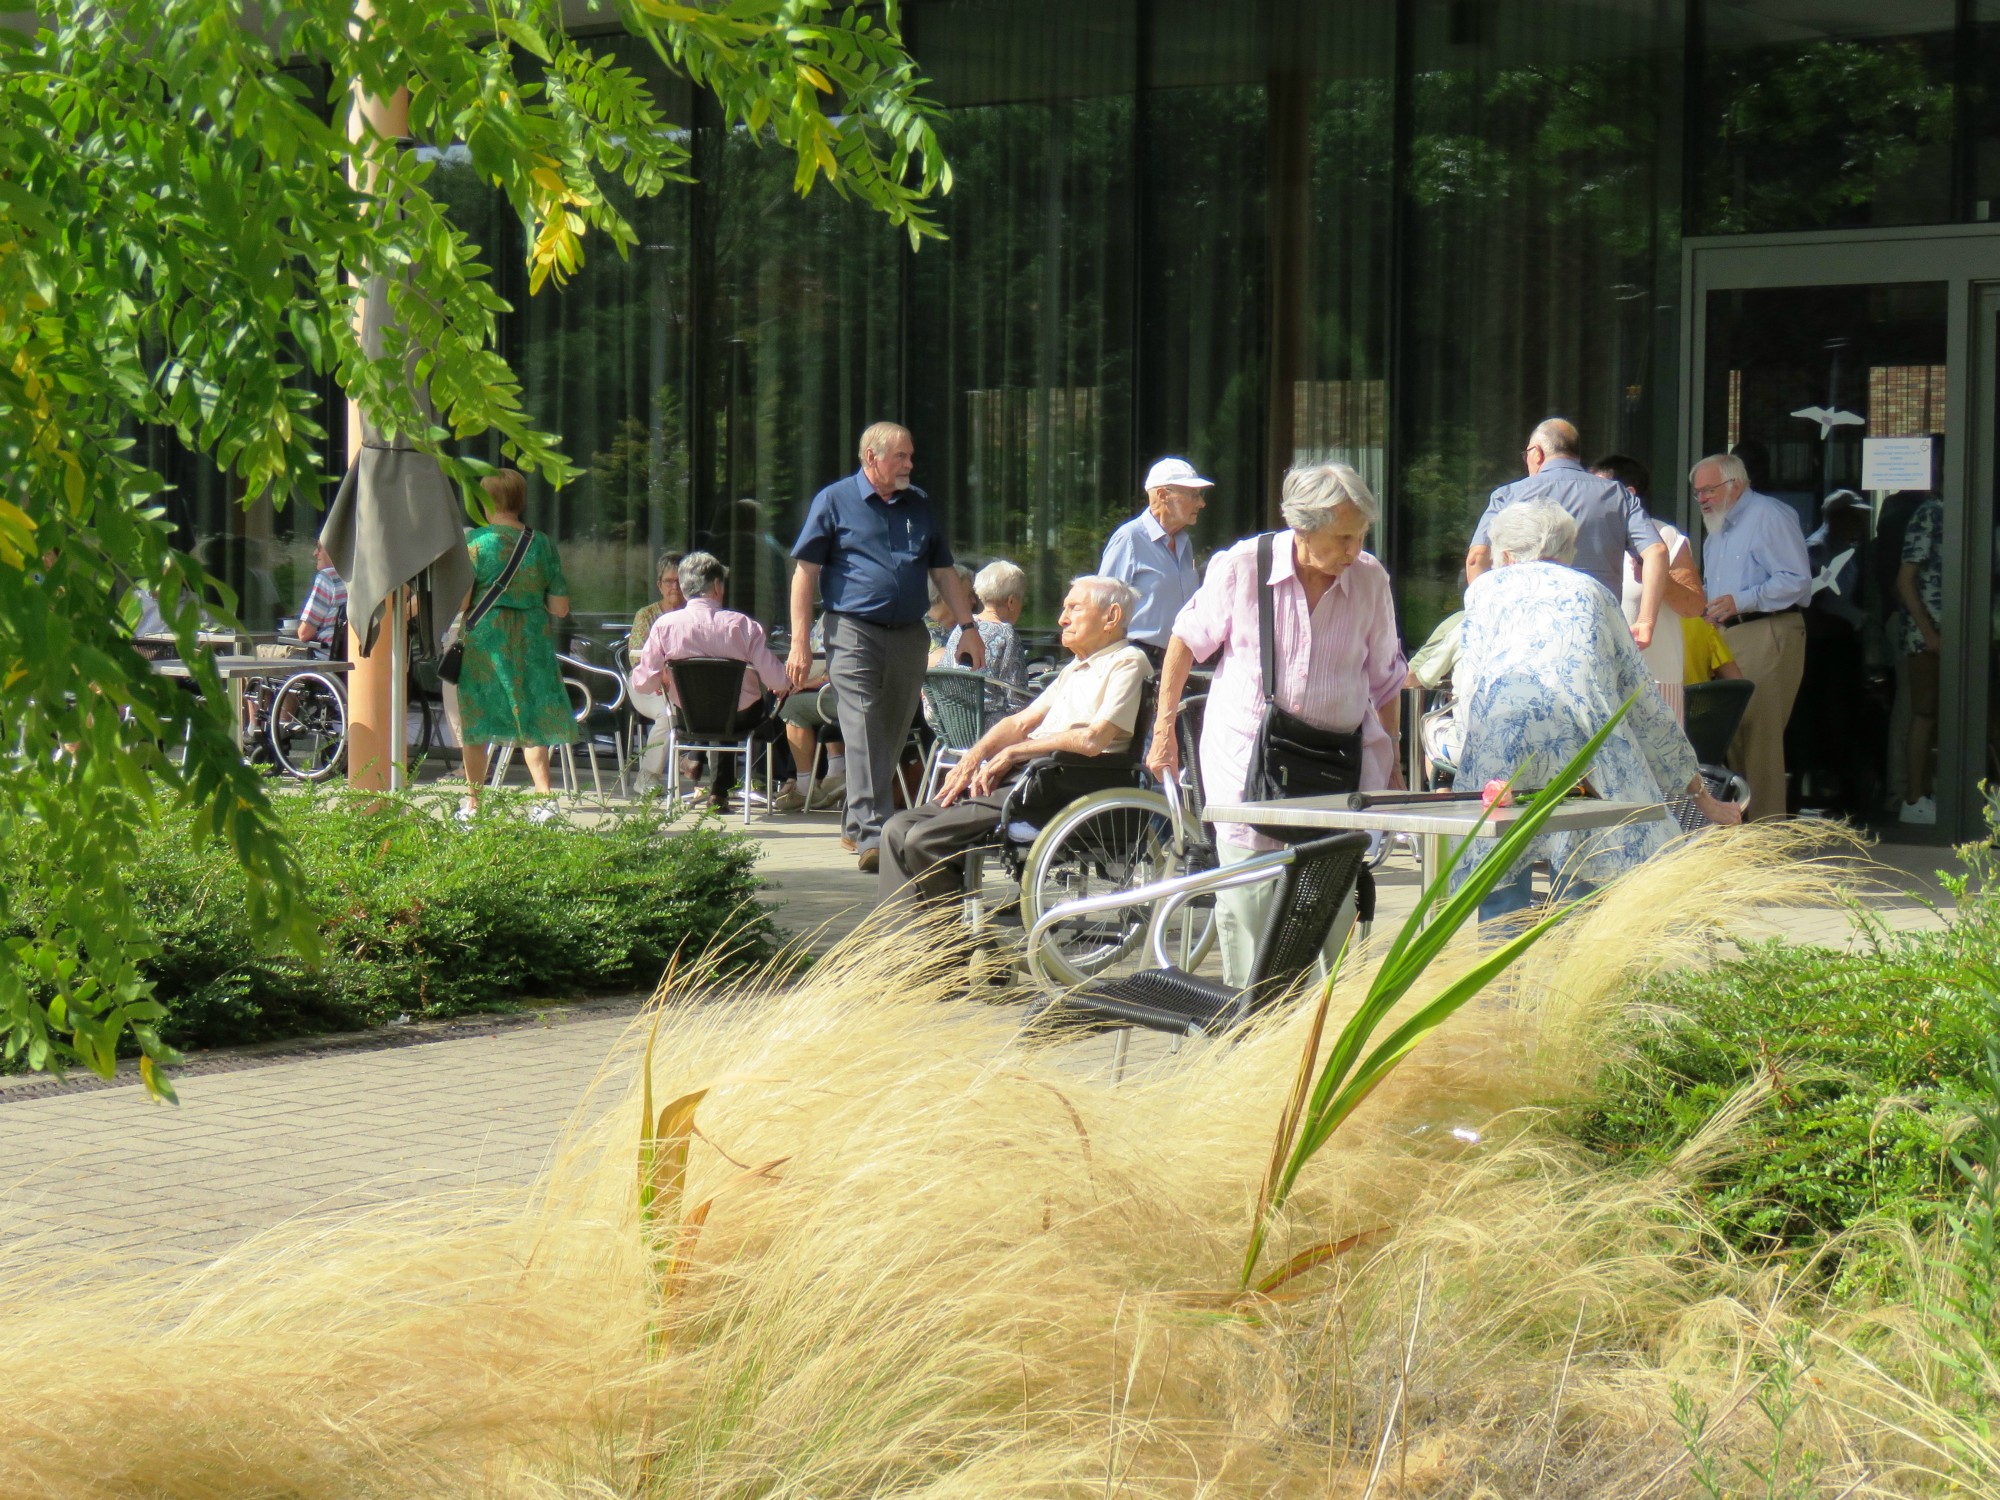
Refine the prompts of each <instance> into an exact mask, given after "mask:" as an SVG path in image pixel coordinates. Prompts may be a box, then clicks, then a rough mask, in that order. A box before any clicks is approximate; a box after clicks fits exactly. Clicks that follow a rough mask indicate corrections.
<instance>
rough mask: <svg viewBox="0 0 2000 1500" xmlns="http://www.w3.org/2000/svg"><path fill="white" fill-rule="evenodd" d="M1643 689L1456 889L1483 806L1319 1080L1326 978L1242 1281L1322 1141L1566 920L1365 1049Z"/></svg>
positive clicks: (1457, 983)
mask: <svg viewBox="0 0 2000 1500" xmlns="http://www.w3.org/2000/svg"><path fill="white" fill-rule="evenodd" d="M1641 691H1650V689H1641ZM1637 697H1638V694H1637V693H1634V694H1633V696H1632V697H1630V698H1627V699H1626V700H1625V701H1624V702H1623V703H1622V704H1620V705H1619V707H1618V711H1617V712H1616V713H1614V714H1612V716H1611V717H1610V719H1608V720H1607V721H1606V722H1605V724H1604V726H1603V727H1602V728H1601V729H1599V730H1598V731H1597V733H1596V734H1594V735H1592V736H1591V737H1590V739H1589V741H1588V742H1586V743H1585V745H1584V746H1583V748H1582V749H1581V750H1579V751H1577V753H1576V755H1575V756H1574V757H1572V758H1571V760H1570V762H1569V764H1568V765H1566V766H1564V767H1563V768H1562V770H1561V771H1560V772H1558V773H1557V774H1556V776H1555V778H1554V780H1552V781H1551V782H1550V783H1549V784H1548V786H1547V787H1546V788H1544V789H1543V791H1542V792H1541V793H1540V794H1539V795H1538V796H1536V798H1535V799H1534V801H1533V802H1532V803H1531V804H1530V805H1529V807H1528V811H1527V812H1526V813H1525V814H1524V815H1523V816H1522V817H1521V818H1520V819H1519V820H1518V821H1517V822H1515V823H1514V824H1513V825H1512V826H1511V827H1510V828H1508V830H1507V831H1506V832H1505V833H1504V834H1502V835H1501V836H1500V837H1499V838H1498V839H1497V840H1496V841H1495V842H1494V845H1493V847H1492V849H1490V850H1488V851H1487V853H1486V856H1485V857H1484V858H1483V859H1481V860H1480V861H1479V863H1478V864H1476V865H1474V866H1473V867H1472V869H1471V871H1470V872H1469V873H1468V874H1467V875H1466V877H1465V880H1464V881H1463V882H1462V883H1461V884H1460V885H1459V888H1458V889H1457V890H1456V891H1451V890H1450V889H1449V887H1450V882H1451V872H1452V871H1453V870H1454V869H1456V868H1457V866H1458V863H1459V861H1460V860H1461V859H1463V858H1464V856H1465V855H1466V854H1467V853H1468V852H1469V851H1470V850H1471V848H1472V843H1473V840H1474V839H1476V838H1477V837H1478V836H1479V831H1480V829H1481V828H1483V827H1484V826H1485V825H1486V820H1487V812H1486V811H1485V810H1482V811H1481V813H1480V816H1479V820H1478V821H1477V822H1476V823H1474V824H1473V826H1472V828H1471V829H1470V831H1468V832H1467V833H1466V835H1465V837H1464V838H1462V839H1460V840H1459V841H1458V843H1457V844H1456V845H1454V846H1453V848H1452V850H1451V853H1450V855H1449V857H1448V858H1447V859H1446V860H1445V861H1444V867H1443V869H1442V870H1440V871H1439V873H1438V876H1437V879H1435V880H1434V881H1432V882H1431V884H1430V886H1429V887H1428V888H1427V889H1426V890H1425V891H1424V892H1423V894H1422V895H1421V896H1420V897H1419V898H1418V900H1417V904H1416V907H1415V909H1414V910H1412V911H1411V913H1410V915H1409V917H1408V919H1407V920H1406V921H1405V922H1404V923H1403V926H1402V930H1401V931H1399V932H1398V933H1397V934H1396V939H1395V941H1394V942H1392V943H1391V944H1390V945H1389V951H1388V953H1387V954H1386V955H1384V957H1383V959H1382V965H1381V967H1380V968H1379V969H1377V970H1376V971H1375V978H1374V981H1373V982H1372V983H1371V984H1370V985H1369V986H1368V993H1367V995H1366V996H1365V997H1364V998H1363V999H1362V1002H1361V1005H1360V1007H1359V1008H1358V1009H1356V1011H1355V1012H1354V1015H1353V1016H1352V1017H1351V1018H1350V1019H1349V1020H1348V1022H1347V1024H1346V1025H1345V1026H1343V1027H1342V1028H1341V1029H1340V1034H1339V1035H1338V1036H1336V1037H1335V1038H1334V1040H1333V1047H1332V1050H1331V1051H1329V1052H1328V1054H1327V1058H1326V1061H1325V1063H1324V1064H1322V1065H1321V1067H1320V1069H1319V1074H1318V1077H1317V1079H1313V1064H1314V1062H1315V1060H1316V1059H1317V1057H1318V1055H1319V1040H1320V1036H1321V1032H1322V1029H1323V1026H1324V1022H1325V1017H1326V1008H1327V1005H1328V1003H1329V1002H1330V1000H1331V998H1332V992H1333V978H1332V977H1331V976H1329V978H1328V980H1327V982H1326V984H1325V986H1324V987H1322V989H1321V991H1320V998H1319V1012H1318V1015H1317V1016H1316V1017H1315V1018H1314V1022H1313V1024H1312V1026H1311V1027H1309V1028H1308V1033H1307V1040H1306V1049H1305V1055H1304V1056H1303V1058H1302V1059H1301V1060H1300V1065H1299V1076H1298V1082H1297V1085H1296V1087H1295V1089H1294V1092H1293V1094H1292V1097H1291V1099H1290V1100H1289V1102H1288V1103H1287V1106H1286V1109H1285V1112H1284V1114H1283V1116H1282V1118H1281V1119H1280V1122H1279V1126H1278V1132H1277V1138H1276V1140H1275V1141H1274V1142H1273V1143H1272V1149H1271V1164H1270V1167H1269V1169H1268V1170H1267V1171H1266V1173H1265V1177H1264V1185H1263V1188H1262V1190H1261V1191H1260V1192H1259V1194H1258V1199H1257V1213H1256V1218H1255V1220H1254V1222H1253V1223H1252V1224H1251V1228H1250V1244H1249V1248H1248V1250H1247V1251H1246V1252H1245V1254H1244V1257H1243V1281H1242V1284H1243V1286H1244V1287H1245V1288H1248V1287H1249V1286H1250V1285H1251V1281H1252V1278H1253V1277H1254V1276H1255V1275H1256V1271H1257V1262H1258V1260H1259V1259H1260V1258H1261V1257H1262V1255H1263V1253H1264V1242H1265V1240H1266V1239H1267V1238H1268V1236H1269V1234H1270V1229H1271V1221H1272V1219H1273V1218H1274V1217H1276V1215H1277V1213H1278V1211H1279V1210H1280V1209H1282V1208H1283V1207H1284V1206H1285V1202H1286V1200H1287V1199H1289V1198H1290V1197H1291V1193H1292V1189H1293V1187H1294V1186H1295V1185H1296V1184H1297V1182H1298V1179H1299V1173H1300V1172H1302V1171H1304V1170H1305V1166H1306V1163H1308V1162H1310V1161H1311V1160H1312V1159H1313V1158H1314V1157H1315V1156H1317V1155H1318V1154H1319V1152H1320V1150H1321V1148H1322V1147H1324V1146H1325V1145H1326V1143H1327V1142H1328V1141H1329V1140H1331V1139H1332V1138H1333V1134H1334V1132H1335V1131H1337V1130H1339V1129H1340V1127H1341V1126H1342V1125H1343V1124H1345V1123H1346V1121H1347V1120H1348V1118H1349V1117H1350V1116H1351V1115H1352V1114H1353V1113H1354V1111H1355V1110H1356V1109H1358V1108H1360V1106H1361V1102H1362V1100H1364V1099H1366V1098H1367V1097H1368V1096H1369V1094H1370V1093H1372V1092H1373V1091H1374V1090H1375V1087H1376V1086H1377V1085H1378V1084H1380V1083H1381V1082H1382V1080H1383V1079H1385V1078H1387V1077H1388V1076H1389V1074H1390V1073H1392V1072H1393V1071H1395V1069H1396V1067H1397V1065H1398V1064H1400V1063H1401V1062H1402V1060H1403V1059H1404V1058H1406V1057H1408V1056H1409V1055H1410V1053H1411V1052H1413V1051H1415V1050H1416V1048H1417V1047H1418V1046H1420V1045H1421V1044H1422V1042H1423V1040H1424V1038H1425V1037H1427V1036H1429V1035H1430V1034H1431V1033H1432V1032H1434V1031H1436V1030H1437V1029H1438V1028H1439V1027H1440V1026H1442V1025H1443V1024H1444V1023H1445V1022H1446V1021H1448V1020H1450V1019H1451V1017H1452V1016H1453V1015H1454V1014H1456V1013H1457V1011H1458V1010H1459V1008H1460V1007H1461V1006H1463V1005H1464V1004H1465V1003H1466V1002H1467V1001H1468V1000H1470V999H1472V997H1473V996H1475V995H1477V994H1478V993H1479V992H1480V991H1481V990H1483V989H1485V988H1486V986H1487V985H1489V984H1491V983H1492V982H1493V981H1494V980H1495V979H1497V978H1498V977H1499V976H1500V975H1501V974H1502V973H1504V972H1505V971H1506V969H1507V967H1508V965H1510V964H1512V963H1513V962H1514V960H1515V959H1517V958H1519V957H1520V956H1521V955H1522V954H1523V953H1525V952H1527V951H1528V949H1529V948H1531V947H1533V946H1534V945H1535V943H1537V942H1538V941H1540V939H1541V938H1542V936H1543V934H1545V933H1546V932H1548V930H1549V929H1550V928H1551V927H1553V926H1555V924H1556V923H1557V922H1559V921H1561V920H1562V918H1563V915H1564V909H1562V908H1558V909H1557V910H1556V911H1554V912H1551V913H1550V914H1549V915H1548V916H1546V917H1544V918H1543V919H1542V920H1541V921H1539V922H1537V923H1535V924H1534V925H1533V926H1532V927H1529V928H1528V929H1527V930H1526V931H1525V932H1522V933H1520V934H1519V935H1518V936H1516V937H1514V938H1512V939H1510V940H1509V941H1507V942H1505V943H1503V944H1501V945H1500V946H1499V947H1498V948H1496V949H1495V950H1494V951H1493V952H1492V953H1491V954H1489V955H1488V956H1487V957H1486V958H1484V959H1483V960H1481V961H1480V963H1478V964H1477V965H1476V966H1475V967H1473V968H1472V969H1471V970H1469V971H1468V972H1467V973H1465V974H1463V975H1461V976H1460V977H1459V978H1458V979H1456V980H1454V981H1453V982H1452V983H1451V984H1449V985H1447V986H1446V987H1445V988H1444V989H1443V990H1441V991H1440V992H1439V993H1438V994H1437V995H1436V996H1435V997H1433V998H1432V999H1431V1000H1430V1001H1428V1002H1427V1003H1426V1004H1424V1005H1423V1006H1422V1007H1421V1008H1420V1009H1419V1010H1418V1011H1417V1012H1416V1013H1415V1014H1413V1015H1411V1016H1410V1017H1409V1018H1408V1019H1407V1020H1405V1021H1404V1022H1403V1024H1402V1025H1400V1026H1398V1027H1397V1028H1396V1029H1395V1030H1394V1031H1393V1032H1391V1033H1390V1034H1389V1035H1388V1036H1387V1037H1386V1038H1384V1039H1383V1040H1382V1041H1381V1042H1380V1043H1378V1044H1377V1045H1376V1046H1375V1047H1374V1049H1373V1050H1372V1051H1367V1054H1366V1056H1365V1057H1364V1056H1363V1052H1364V1050H1365V1049H1367V1048H1368V1044H1369V1042H1370V1041H1371V1040H1372V1039H1373V1038H1374V1035H1375V1033H1376V1031H1377V1030H1378V1029H1379V1028H1380V1027H1381V1026H1382V1024H1383V1022H1384V1021H1386V1020H1387V1019H1388V1017H1389V1013H1390V1012H1391V1011H1392V1010H1394V1009H1395V1008H1396V1006H1397V1004H1398V1003H1399V1002H1401V1000H1402V999H1403V997H1404V996H1405V995H1407V994H1408V993H1409V992H1410V990H1411V989H1412V988H1413V987H1414V986H1415V985H1416V983H1417V981H1418V980H1420V979H1421V978H1422V977H1423V975H1424V971H1425V970H1426V969H1428V968H1429V967H1430V965H1431V962H1432V960H1434V959H1435V958H1436V957H1437V956H1438V954H1439V953H1441V952H1443V951H1444V948H1445V945H1446V944H1447V943H1449V942H1450V941H1451V939H1452V937H1453V936H1454V935H1455V934H1456V933H1457V932H1458V930H1459V928H1461V927H1463V926H1464V925H1465V923H1466V922H1467V920H1468V919H1470V918H1471V917H1472V916H1473V914H1474V913H1475V912H1477V911H1478V909H1479V903H1480V902H1482V901H1484V900H1485V899H1486V897H1487V896H1488V895H1489V894H1490V893H1491V892H1492V890H1493V888H1494V887H1495V886H1496V885H1498V884H1499V883H1500V881H1501V880H1502V879H1504V878H1505V877H1506V875H1507V874H1508V872H1509V871H1511V870H1512V869H1513V868H1514V865H1515V863H1516V862H1517V861H1518V860H1519V859H1520V858H1521V856H1522V855H1523V854H1524V853H1525V852H1526V851H1527V848H1528V844H1529V842H1530V841H1531V840H1532V839H1533V838H1534V837H1535V836H1536V835H1537V834H1539V833H1540V832H1541V831H1542V826H1543V825H1544V824H1545V823H1547V822H1548V820H1549V819H1550V818H1551V817H1552V816H1553V815H1554V814H1555V811H1556V809H1557V808H1559V807H1561V806H1562V805H1563V799H1564V798H1566V797H1567V796H1568V795H1569V794H1570V792H1571V791H1573V790H1574V789H1575V788H1576V786H1577V785H1578V783H1580V782H1581V781H1582V780H1583V778H1584V775H1585V773H1586V772H1588V771H1589V769H1590V766H1591V762H1592V761H1594V760H1595V759H1596V758H1597V752H1598V750H1599V749H1601V748H1602V747H1603V745H1604V742H1605V741H1606V740H1607V739H1609V738H1610V737H1611V733H1612V731H1613V730H1614V729H1616V728H1617V727H1618V724H1619V722H1620V721H1621V720H1623V719H1624V717H1625V715H1626V714H1627V713H1628V712H1629V711H1630V710H1631V707H1632V704H1633V702H1634V701H1635V700H1636V699H1637ZM1516 774H1517V775H1518V772H1517V773H1516ZM1508 785H1509V786H1510V787H1511V786H1512V785H1513V783H1512V782H1511V781H1510V782H1509V783H1508ZM1308 1080H1311V1088H1310V1092H1308V1089H1307V1083H1308Z"/></svg>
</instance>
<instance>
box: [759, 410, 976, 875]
mask: <svg viewBox="0 0 2000 1500" xmlns="http://www.w3.org/2000/svg"><path fill="white" fill-rule="evenodd" d="M915 462H916V450H915V446H914V444H913V443H912V442H911V440H910V433H909V429H908V428H905V427H901V426H898V425H897V424H896V423H894V422H877V423H875V424H874V425H873V426H872V427H870V428H869V429H868V430H867V431H866V432H864V433H862V434H861V472H860V473H858V474H853V475H850V476H849V477H847V478H846V479H841V480H836V481H835V482H834V483H832V484H830V485H828V486H827V487H826V488H825V489H823V490H821V491H820V492H819V493H818V494H817V495H815V496H813V502H812V506H811V508H810V509H808V510H807V512H806V520H805V525H804V526H802V527H800V528H799V539H798V541H797V542H796V543H794V544H793V546H792V556H793V558H794V559H796V560H797V562H798V567H797V569H796V570H795V571H794V572H793V574H792V649H791V655H790V658H789V659H788V660H787V661H786V663H785V673H786V676H788V677H789V678H790V679H791V682H792V686H793V687H794V688H799V687H803V686H805V683H806V679H807V678H808V677H809V676H811V675H812V665H813V652H812V624H813V610H814V607H815V603H816V602H817V601H816V597H815V596H822V597H823V598H824V601H825V606H826V625H825V640H826V675H827V680H828V681H829V682H831V683H832V684H833V690H834V694H835V696H836V697H837V698H838V699H839V703H840V730H841V738H842V739H843V740H844V741H845V742H846V744H847V811H846V814H845V816H844V818H843V824H842V837H841V844H842V845H843V846H844V847H845V848H848V849H851V850H857V851H858V852H859V854H860V867H861V870H862V872H863V873H864V874H869V875H872V874H874V873H875V872H876V871H878V870H879V869H880V868H881V859H882V856H881V843H882V825H883V824H884V823H885V822H887V821H888V818H889V814H890V812H891V811H893V810H894V794H893V786H892V780H893V778H894V776H895V774H896V764H897V762H898V760H899V759H900V758H901V756H902V750H903V744H904V742H905V741H906V740H908V738H909V735H910V725H911V724H912V723H913V722H914V721H915V719H916V716H917V704H918V701H919V698H920V695H921V693H922V690H923V685H924V665H925V662H926V660H927V658H928V657H929V655H930V633H929V632H928V631H927V630H925V629H924V616H925V615H926V614H927V613H928V612H929V609H930V590H929V588H928V586H927V580H929V579H934V580H936V582H937V586H938V591H939V592H940V593H942V594H943V595H944V598H945V601H946V602H947V603H948V604H950V605H951V608H952V618H953V619H954V620H955V621H957V623H958V624H959V626H960V627H961V628H963V630H964V635H963V636H962V637H961V638H960V642H959V650H960V651H961V652H962V653H964V654H966V655H969V656H970V657H971V658H972V665H973V666H974V667H983V666H985V665H986V645H985V642H984V641H982V640H981V639H980V636H979V632H978V631H977V630H974V629H972V628H971V626H972V614H973V611H972V599H971V597H970V595H969V594H968V592H967V590H966V587H965V582H964V580H963V579H961V578H960V577H959V576H958V570H957V569H956V568H954V567H953V566H952V557H951V544H950V542H949V541H947V540H946V538H945V533H944V524H943V522H942V521H941V520H940V519H939V518H938V516H937V514H936V512H935V511H934V510H933V509H932V507H931V501H930V496H928V495H926V494H925V493H924V492H923V491H922V490H920V489H918V488H917V487H916V486H915V485H913V484H911V483H910V470H911V469H912V468H913V467H914V466H915Z"/></svg>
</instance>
